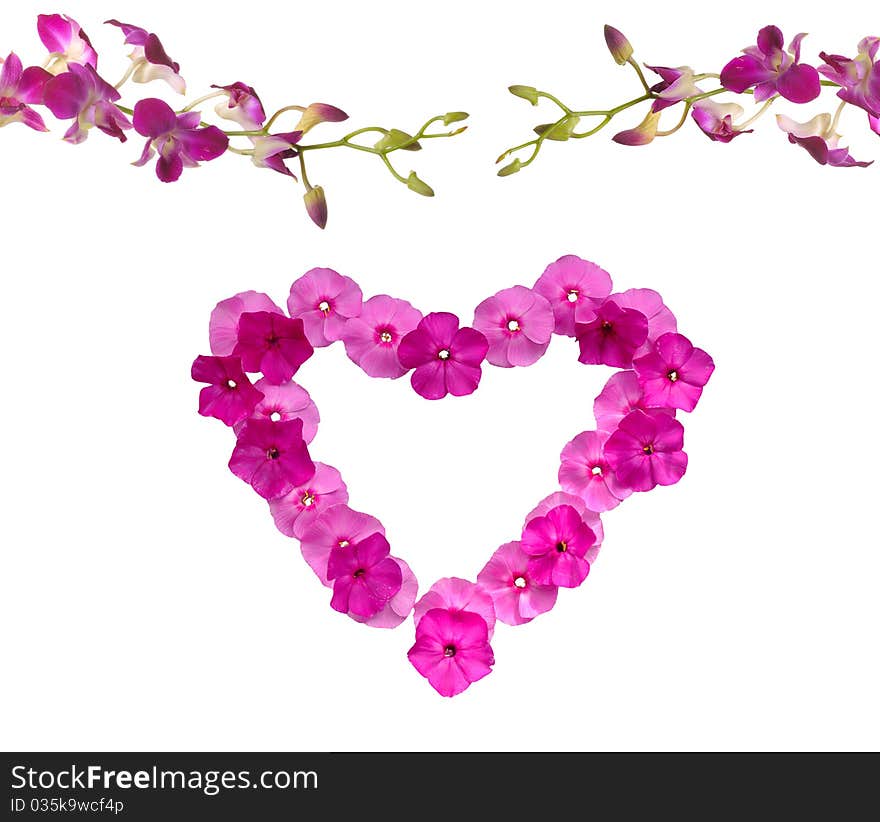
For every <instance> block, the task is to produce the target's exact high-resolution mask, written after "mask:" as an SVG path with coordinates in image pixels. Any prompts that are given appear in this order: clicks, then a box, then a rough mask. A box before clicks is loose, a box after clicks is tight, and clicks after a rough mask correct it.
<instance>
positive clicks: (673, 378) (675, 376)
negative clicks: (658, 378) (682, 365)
mask: <svg viewBox="0 0 880 822" xmlns="http://www.w3.org/2000/svg"><path fill="white" fill-rule="evenodd" d="M666 376H667V377H669V381H670V382H675V381H676V380H677V379H678V371H675V370H673V371H670V372H669V373H668V374H667V375H666Z"/></svg>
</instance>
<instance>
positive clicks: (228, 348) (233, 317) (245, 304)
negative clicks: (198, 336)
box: [208, 291, 284, 357]
mask: <svg viewBox="0 0 880 822" xmlns="http://www.w3.org/2000/svg"><path fill="white" fill-rule="evenodd" d="M256 311H272V312H274V313H275V314H283V313H284V312H283V311H282V310H281V309H280V308H279V307H278V306H277V305H275V303H274V302H272V298H271V297H269V295H268V294H263V293H261V292H259V291H242V292H241V293H240V294H236V295H235V296H234V297H229V299H226V300H222V301H220V302H219V303H217V306H216V307H215V308H214V310H213V311H212V312H211V320H210V322H209V323H208V338H209V341H210V344H211V351H212V353H214V354H216V355H217V356H218V357H228V356H229V355H230V354H231V353H232V352H233V350H234V349H235V345H236V343H237V342H238V321H239V319H241V315H242V314H247V313H253V312H256Z"/></svg>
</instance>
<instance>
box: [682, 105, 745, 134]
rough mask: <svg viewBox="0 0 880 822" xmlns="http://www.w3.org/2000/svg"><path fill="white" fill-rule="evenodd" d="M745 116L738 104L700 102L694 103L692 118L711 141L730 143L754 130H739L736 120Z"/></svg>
mask: <svg viewBox="0 0 880 822" xmlns="http://www.w3.org/2000/svg"><path fill="white" fill-rule="evenodd" d="M742 115H743V107H742V106H741V105H738V104H737V103H716V102H715V101H714V100H700V101H698V102H696V103H694V110H693V111H692V112H691V117H693V118H694V122H695V123H696V124H697V125H698V126H699V127H700V130H701V131H702V132H703V134H705V135H706V136H707V137H708V138H709V139H710V140H714V141H715V142H718V143H729V142H730V141H731V140H732V139H733V138H734V137H739V135H740V134H751V133H752V131H753V129H750V128H738V127H737V126H736V125H734V120H737V119H739V118H740V117H742Z"/></svg>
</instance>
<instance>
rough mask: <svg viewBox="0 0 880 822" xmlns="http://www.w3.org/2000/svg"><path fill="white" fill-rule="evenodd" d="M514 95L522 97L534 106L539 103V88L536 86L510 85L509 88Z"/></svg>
mask: <svg viewBox="0 0 880 822" xmlns="http://www.w3.org/2000/svg"><path fill="white" fill-rule="evenodd" d="M507 90H508V91H509V92H510V93H511V94H512V95H513V96H514V97H522V98H523V100H528V101H529V102H530V103H531V104H532V105H533V106H536V105H538V89H536V88H535V87H534V86H509V87H508V89H507Z"/></svg>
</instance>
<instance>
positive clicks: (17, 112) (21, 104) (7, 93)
mask: <svg viewBox="0 0 880 822" xmlns="http://www.w3.org/2000/svg"><path fill="white" fill-rule="evenodd" d="M0 63H2V66H0V128H2V127H3V126H7V125H9V124H10V123H23V124H24V125H26V126H28V127H29V128H32V129H34V131H48V130H49V129H47V128H46V124H45V123H44V122H43V118H42V117H40V115H39V114H38V113H37V112H36V111H34V110H33V109H32V108H31V107H30V106H29V105H28V103H42V102H43V90H44V88H45V85H46V83H47V82H48V81H49V80H50V79H51V78H52V75H51V74H49V72H48V71H46V70H45V69H41V68H39V67H38V66H30V67H29V68H22V65H21V60H20V59H19V57H18V55H17V54H16V53H15V52H10V53H9V56H8V57H7V58H6V60H3V58H2V57H0Z"/></svg>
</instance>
